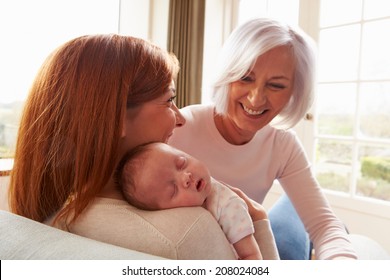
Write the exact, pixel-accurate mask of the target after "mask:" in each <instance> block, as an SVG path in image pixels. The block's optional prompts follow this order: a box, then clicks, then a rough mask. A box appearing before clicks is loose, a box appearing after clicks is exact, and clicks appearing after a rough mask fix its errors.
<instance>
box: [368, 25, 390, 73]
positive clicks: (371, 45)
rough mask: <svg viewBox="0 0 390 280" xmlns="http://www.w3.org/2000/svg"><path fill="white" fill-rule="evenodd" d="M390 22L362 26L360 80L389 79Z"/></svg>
mask: <svg viewBox="0 0 390 280" xmlns="http://www.w3.org/2000/svg"><path fill="white" fill-rule="evenodd" d="M389 33H390V20H389V19H387V20H380V21H374V22H369V23H366V24H365V25H364V26H363V44H362V54H363V55H362V66H361V76H362V77H361V78H362V79H390V51H389V50H390V40H389Z"/></svg>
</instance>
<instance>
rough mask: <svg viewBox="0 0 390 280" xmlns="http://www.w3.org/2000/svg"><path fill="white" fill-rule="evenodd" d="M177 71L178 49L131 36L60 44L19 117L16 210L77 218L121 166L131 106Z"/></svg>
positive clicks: (12, 201)
mask: <svg viewBox="0 0 390 280" xmlns="http://www.w3.org/2000/svg"><path fill="white" fill-rule="evenodd" d="M177 71H178V64H177V60H176V58H175V57H174V56H172V55H169V54H168V53H167V52H165V51H163V50H161V49H160V48H158V47H156V46H154V45H152V44H150V43H148V42H146V41H144V40H141V39H137V38H133V37H128V36H120V35H94V36H83V37H79V38H76V39H74V40H71V41H69V42H67V43H66V44H64V45H63V46H61V47H59V48H58V49H57V50H56V51H54V53H53V54H52V55H50V56H49V57H48V58H47V60H46V61H45V63H44V64H43V66H42V67H41V69H40V71H39V73H38V75H37V77H36V78H35V81H34V83H33V85H32V87H31V90H30V93H29V96H28V98H27V101H26V104H25V108H24V112H23V115H22V118H21V123H20V127H19V132H18V140H17V145H16V152H15V159H14V167H13V170H12V172H11V182H10V190H9V205H10V209H11V211H12V212H14V213H16V214H19V215H22V216H25V217H27V218H31V219H34V220H37V221H40V222H42V221H45V220H46V219H47V218H49V217H50V216H52V215H53V214H56V213H58V212H59V216H62V217H66V216H68V215H69V214H70V213H72V216H71V221H74V220H75V219H76V218H77V217H78V216H79V215H80V213H81V212H82V211H83V210H84V209H85V207H87V205H88V203H89V202H90V201H91V199H93V198H94V197H95V196H96V195H97V194H98V193H99V192H100V191H101V190H102V189H103V187H104V186H105V185H106V184H107V182H108V180H110V178H111V176H112V174H113V172H114V170H115V165H116V162H117V160H118V156H119V155H118V151H119V140H120V132H121V129H122V123H123V121H124V115H125V111H126V108H127V107H129V106H135V105H137V104H142V103H143V102H146V101H149V100H152V99H154V98H156V97H157V96H158V95H160V94H163V92H164V91H165V90H166V88H167V87H168V86H169V84H170V82H171V80H172V79H173V78H174V77H175V75H176V74H177ZM70 198H71V199H70Z"/></svg>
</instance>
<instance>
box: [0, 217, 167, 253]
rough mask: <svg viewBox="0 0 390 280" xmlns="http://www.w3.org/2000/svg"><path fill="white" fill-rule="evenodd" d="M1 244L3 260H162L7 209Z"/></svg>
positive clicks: (0, 227) (2, 219)
mask: <svg viewBox="0 0 390 280" xmlns="http://www.w3.org/2000/svg"><path fill="white" fill-rule="evenodd" d="M0 244H1V246H0V259H2V260H11V259H16V260H25V259H34V260H47V259H51V260H54V259H61V260H62V259H75V260H99V259H101V260H109V259H117V260H119V259H128V260H130V259H136V260H146V259H162V258H160V257H157V256H153V255H149V254H145V253H141V252H137V251H134V250H130V249H125V248H121V247H118V246H114V245H111V244H107V243H103V242H99V241H95V240H92V239H89V238H85V237H82V236H78V235H75V234H72V233H69V232H65V231H62V230H59V229H56V228H53V227H50V226H47V225H44V224H42V223H38V222H36V221H33V220H30V219H27V218H25V217H22V216H18V215H15V214H13V213H10V212H7V211H3V210H0Z"/></svg>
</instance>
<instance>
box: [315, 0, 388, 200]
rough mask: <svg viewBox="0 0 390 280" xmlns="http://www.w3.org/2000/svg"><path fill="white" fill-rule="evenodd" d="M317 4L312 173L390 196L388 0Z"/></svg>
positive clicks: (353, 192) (327, 184)
mask: <svg viewBox="0 0 390 280" xmlns="http://www.w3.org/2000/svg"><path fill="white" fill-rule="evenodd" d="M320 3H321V4H320V21H319V42H318V43H319V44H318V48H319V73H318V88H317V101H316V106H315V110H316V118H315V120H316V121H315V122H316V123H315V127H316V129H315V130H316V133H315V157H314V159H313V161H314V162H315V165H314V166H315V172H316V176H317V178H318V180H319V181H320V183H321V185H322V186H323V187H324V188H327V189H331V190H335V191H337V192H341V193H346V194H348V195H349V196H351V197H368V198H375V199H380V200H385V201H390V126H389V122H390V67H389V65H390V53H389V51H388V50H389V49H390V42H389V40H388V38H387V35H385V34H387V33H388V31H389V30H390V3H389V2H388V1H386V0H375V1H373V0H360V1H355V0H327V1H321V2H320ZM345 11H348V12H345ZM386 32H387V33H386Z"/></svg>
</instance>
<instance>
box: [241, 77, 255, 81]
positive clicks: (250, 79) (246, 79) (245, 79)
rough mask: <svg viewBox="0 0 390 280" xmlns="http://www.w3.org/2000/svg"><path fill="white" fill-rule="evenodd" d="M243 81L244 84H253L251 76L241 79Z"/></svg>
mask: <svg viewBox="0 0 390 280" xmlns="http://www.w3.org/2000/svg"><path fill="white" fill-rule="evenodd" d="M241 81H243V82H253V78H251V77H249V76H245V77H242V78H241Z"/></svg>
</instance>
